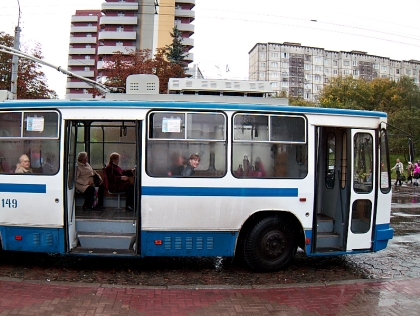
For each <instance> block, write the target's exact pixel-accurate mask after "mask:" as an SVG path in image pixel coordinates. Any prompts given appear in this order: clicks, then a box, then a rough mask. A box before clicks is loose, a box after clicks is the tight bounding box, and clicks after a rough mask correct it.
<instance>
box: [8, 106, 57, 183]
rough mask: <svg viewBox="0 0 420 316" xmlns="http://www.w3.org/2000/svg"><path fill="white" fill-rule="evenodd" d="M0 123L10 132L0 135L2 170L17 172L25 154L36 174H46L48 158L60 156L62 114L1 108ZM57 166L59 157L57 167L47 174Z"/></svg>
mask: <svg viewBox="0 0 420 316" xmlns="http://www.w3.org/2000/svg"><path fill="white" fill-rule="evenodd" d="M0 126H2V127H3V126H4V127H7V133H2V134H1V135H0V148H1V149H2V152H1V153H0V160H1V165H0V168H1V172H2V173H15V170H16V168H17V167H18V166H17V165H19V158H20V157H21V156H22V155H26V156H27V157H28V158H29V160H30V166H29V168H30V169H31V170H32V172H33V174H44V165H45V163H46V161H47V160H49V162H50V163H51V157H52V156H51V155H53V156H54V157H58V156H59V148H60V147H59V139H58V127H59V114H58V113H57V112H55V111H31V112H25V111H22V112H19V111H17V112H7V113H5V112H3V113H2V112H0ZM5 153H7V156H5ZM48 157H49V158H48ZM45 167H47V165H46V166H45ZM58 169H59V165H58V159H57V161H56V165H55V167H54V168H50V172H48V174H55V173H57V172H58ZM15 174H17V175H19V174H20V175H21V174H22V173H15Z"/></svg>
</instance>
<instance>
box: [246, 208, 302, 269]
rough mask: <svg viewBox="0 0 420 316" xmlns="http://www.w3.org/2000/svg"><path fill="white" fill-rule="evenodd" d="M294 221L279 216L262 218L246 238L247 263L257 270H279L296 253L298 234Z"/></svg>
mask: <svg viewBox="0 0 420 316" xmlns="http://www.w3.org/2000/svg"><path fill="white" fill-rule="evenodd" d="M294 232H295V229H294V228H293V225H292V223H290V222H289V221H288V220H286V219H283V218H282V217H279V216H270V217H265V218H263V219H261V220H260V221H259V222H257V223H256V224H255V226H254V227H253V228H251V230H250V231H249V233H248V235H247V237H246V238H245V240H244V247H243V256H244V259H245V262H246V264H247V265H248V266H249V267H250V268H251V269H252V270H256V271H263V272H271V271H277V270H280V269H282V268H283V267H285V266H286V265H288V264H289V263H290V261H291V260H292V259H293V257H294V255H295V254H296V248H297V246H296V245H297V243H296V234H295V233H294Z"/></svg>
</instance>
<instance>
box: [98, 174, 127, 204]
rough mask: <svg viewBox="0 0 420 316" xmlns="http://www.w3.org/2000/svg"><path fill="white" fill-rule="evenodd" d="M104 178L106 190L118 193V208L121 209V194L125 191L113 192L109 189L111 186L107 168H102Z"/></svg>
mask: <svg viewBox="0 0 420 316" xmlns="http://www.w3.org/2000/svg"><path fill="white" fill-rule="evenodd" d="M102 180H103V182H104V183H103V185H104V187H105V190H106V191H107V192H108V193H109V194H114V195H117V198H118V202H117V208H118V209H120V208H121V194H124V193H125V192H124V191H121V192H111V191H110V190H109V187H108V177H107V176H106V170H105V168H103V169H102Z"/></svg>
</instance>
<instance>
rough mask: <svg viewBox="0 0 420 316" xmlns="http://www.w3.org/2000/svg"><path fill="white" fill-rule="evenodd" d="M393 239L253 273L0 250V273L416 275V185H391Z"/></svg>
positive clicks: (204, 278)
mask: <svg viewBox="0 0 420 316" xmlns="http://www.w3.org/2000/svg"><path fill="white" fill-rule="evenodd" d="M392 201H393V203H392V211H391V214H392V218H391V226H392V227H393V228H394V238H393V239H392V240H390V241H389V243H388V247H387V248H386V249H385V250H382V251H379V252H377V253H368V254H358V255H347V256H338V257H307V256H305V255H304V253H303V252H301V251H300V252H298V253H297V255H296V257H295V260H294V261H293V262H292V264H291V265H289V266H288V267H287V268H286V269H284V270H282V271H278V272H274V273H256V272H251V271H249V270H248V269H246V268H245V266H243V264H242V263H241V262H239V261H235V260H232V259H230V258H228V259H226V258H145V259H127V258H125V259H123V258H91V257H73V256H61V255H46V254H33V253H14V252H12V253H11V252H0V277H11V278H19V279H23V280H41V281H64V282H83V283H102V284H112V285H141V286H152V287H153V286H167V287H172V286H174V287H176V286H194V285H200V286H214V285H217V286H222V287H223V286H250V285H270V284H296V283H318V282H334V281H343V280H357V279H394V278H395V279H397V278H400V277H406V278H407V277H408V278H411V277H413V278H414V277H419V276H420V267H419V265H418V257H419V251H420V225H419V222H420V188H417V187H412V186H410V185H403V186H402V187H396V188H394V189H393V198H392Z"/></svg>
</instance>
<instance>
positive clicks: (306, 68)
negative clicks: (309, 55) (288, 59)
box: [303, 64, 312, 70]
mask: <svg viewBox="0 0 420 316" xmlns="http://www.w3.org/2000/svg"><path fill="white" fill-rule="evenodd" d="M303 67H304V69H305V70H311V67H312V65H311V64H305V65H304V66H303Z"/></svg>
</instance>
